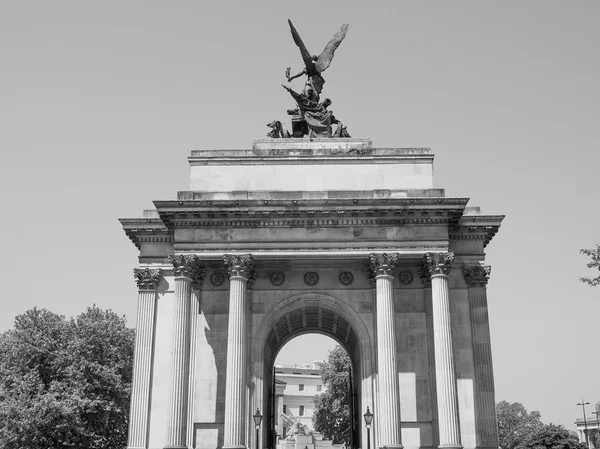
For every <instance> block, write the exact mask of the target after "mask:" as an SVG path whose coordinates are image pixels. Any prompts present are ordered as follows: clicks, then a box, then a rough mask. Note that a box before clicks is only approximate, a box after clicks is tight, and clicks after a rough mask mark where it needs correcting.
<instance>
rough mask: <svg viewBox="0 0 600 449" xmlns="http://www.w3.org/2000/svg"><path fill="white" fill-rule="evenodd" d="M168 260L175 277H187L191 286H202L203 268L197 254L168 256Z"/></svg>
mask: <svg viewBox="0 0 600 449" xmlns="http://www.w3.org/2000/svg"><path fill="white" fill-rule="evenodd" d="M169 262H171V263H172V264H173V274H174V275H175V277H188V278H190V279H191V280H192V286H193V287H195V288H200V287H201V286H202V281H203V280H204V273H205V270H204V268H202V264H201V261H200V258H199V257H198V256H169Z"/></svg>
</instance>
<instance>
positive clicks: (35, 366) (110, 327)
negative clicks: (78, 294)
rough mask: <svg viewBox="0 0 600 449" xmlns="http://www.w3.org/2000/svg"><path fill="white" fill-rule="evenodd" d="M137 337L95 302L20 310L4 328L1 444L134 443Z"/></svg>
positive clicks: (23, 448) (11, 448) (4, 448)
mask: <svg viewBox="0 0 600 449" xmlns="http://www.w3.org/2000/svg"><path fill="white" fill-rule="evenodd" d="M133 342H134V330H133V329H129V328H127V327H126V322H125V319H124V318H122V317H119V316H117V315H116V314H115V313H113V312H111V311H103V310H101V309H99V308H97V307H95V306H94V307H91V308H88V309H87V310H86V311H85V312H84V313H82V314H81V315H79V316H77V317H76V318H71V319H69V320H67V319H66V318H65V317H64V316H61V315H56V314H54V313H52V312H49V311H48V310H45V309H37V308H34V309H32V310H28V311H27V312H25V313H23V314H22V315H19V316H17V317H16V319H15V326H14V329H11V330H8V331H6V332H4V333H3V334H0V449H17V448H18V449H42V448H43V449H47V448H56V447H77V448H82V449H83V448H86V449H87V448H89V449H95V448H110V449H112V448H123V447H126V445H127V441H126V439H127V426H128V418H129V416H128V415H129V398H130V388H131V376H132V369H133Z"/></svg>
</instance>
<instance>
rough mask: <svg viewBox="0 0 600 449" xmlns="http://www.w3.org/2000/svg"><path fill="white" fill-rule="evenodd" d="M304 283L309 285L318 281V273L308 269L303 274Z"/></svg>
mask: <svg viewBox="0 0 600 449" xmlns="http://www.w3.org/2000/svg"><path fill="white" fill-rule="evenodd" d="M304 283H305V284H306V285H308V286H310V287H312V286H313V285H317V284H318V283H319V275H318V274H317V273H315V272H314V271H309V272H308V273H306V274H305V275H304Z"/></svg>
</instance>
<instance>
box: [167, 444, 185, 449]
mask: <svg viewBox="0 0 600 449" xmlns="http://www.w3.org/2000/svg"><path fill="white" fill-rule="evenodd" d="M163 449H188V447H187V446H185V445H184V446H180V445H175V446H173V445H172V444H168V445H166V446H164V448H163Z"/></svg>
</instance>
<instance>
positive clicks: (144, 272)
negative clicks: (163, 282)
mask: <svg viewBox="0 0 600 449" xmlns="http://www.w3.org/2000/svg"><path fill="white" fill-rule="evenodd" d="M161 275H162V273H161V271H160V268H157V269H155V270H151V269H150V268H134V269H133V277H134V279H135V282H136V283H137V286H138V288H139V289H140V290H156V289H157V288H158V284H159V283H160V277H161Z"/></svg>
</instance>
